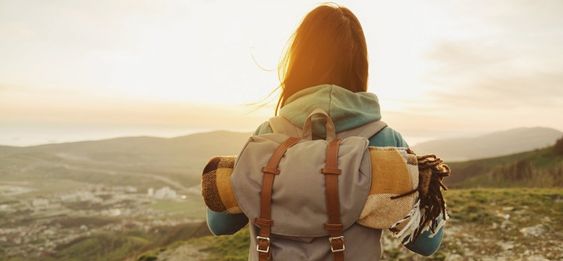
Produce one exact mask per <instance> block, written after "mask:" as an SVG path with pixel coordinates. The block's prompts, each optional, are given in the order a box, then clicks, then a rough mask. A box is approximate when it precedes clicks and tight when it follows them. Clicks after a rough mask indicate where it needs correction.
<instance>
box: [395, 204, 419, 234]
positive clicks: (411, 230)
mask: <svg viewBox="0 0 563 261" xmlns="http://www.w3.org/2000/svg"><path fill="white" fill-rule="evenodd" d="M419 206H420V200H417V201H416V203H415V204H414V206H413V208H412V209H411V211H410V212H409V213H408V214H407V215H406V216H405V217H404V218H403V219H401V220H399V221H398V222H396V223H395V224H394V225H393V226H391V228H390V229H389V230H391V231H397V230H398V229H397V227H399V226H400V225H401V224H403V223H404V222H406V221H408V223H407V224H406V225H404V226H403V228H402V229H401V230H400V231H398V232H396V233H395V234H394V237H395V238H398V239H399V240H401V242H405V240H407V241H412V240H413V239H414V238H413V237H414V235H415V234H416V230H417V229H418V227H419V224H420V219H421V217H422V215H421V213H420V208H419Z"/></svg>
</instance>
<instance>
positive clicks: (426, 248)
mask: <svg viewBox="0 0 563 261" xmlns="http://www.w3.org/2000/svg"><path fill="white" fill-rule="evenodd" d="M370 145H372V146H394V147H409V145H408V144H407V142H406V141H405V140H404V139H403V137H402V136H401V134H400V133H399V132H397V131H395V130H393V129H392V128H390V127H386V128H384V129H383V130H381V131H380V132H379V133H377V134H376V135H374V136H373V137H371V139H370ZM443 236H444V227H441V228H440V230H438V231H437V232H436V234H434V236H431V233H430V231H425V232H423V233H421V234H420V235H419V236H418V237H417V238H416V239H415V240H414V241H413V242H410V243H408V244H407V245H406V248H407V249H409V250H411V251H413V252H415V253H417V254H420V255H423V256H430V255H432V254H434V253H435V252H436V251H438V249H439V248H440V244H441V243H442V237H443Z"/></svg>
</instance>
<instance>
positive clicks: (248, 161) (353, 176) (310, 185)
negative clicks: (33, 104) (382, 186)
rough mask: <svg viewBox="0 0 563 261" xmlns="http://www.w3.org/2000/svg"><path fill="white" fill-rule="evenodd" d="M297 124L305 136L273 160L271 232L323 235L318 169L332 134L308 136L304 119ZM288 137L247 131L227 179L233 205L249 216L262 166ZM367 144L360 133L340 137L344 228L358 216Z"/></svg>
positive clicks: (365, 188)
mask: <svg viewBox="0 0 563 261" xmlns="http://www.w3.org/2000/svg"><path fill="white" fill-rule="evenodd" d="M325 114H326V113H325ZM310 117H312V115H311V116H310ZM327 117H328V116H327ZM307 122H309V125H308V124H307ZM330 124H333V123H332V120H330V118H328V119H327V120H326V125H327V127H328V128H327V130H329V131H327V133H334V125H332V126H330ZM303 129H304V130H305V131H303V133H302V135H303V136H305V137H306V138H305V139H301V140H300V141H299V142H298V143H297V144H295V145H293V146H292V147H290V148H289V149H287V151H286V153H285V155H284V156H283V158H282V159H281V160H280V162H279V165H278V169H279V174H277V175H275V180H274V183H273V189H272V196H271V219H272V220H273V224H272V226H271V232H272V233H273V234H277V235H282V236H291V237H320V236H327V235H328V233H327V231H326V230H325V227H324V224H325V223H326V222H327V208H326V201H325V175H323V174H322V173H321V169H322V168H324V167H325V160H326V153H327V145H328V143H329V142H330V138H331V137H330V136H332V138H335V136H336V135H335V134H334V135H327V136H329V140H321V139H318V140H311V139H310V135H311V133H310V120H308V121H306V123H305V125H304V128H303ZM288 138H289V136H288V135H286V134H283V133H273V134H265V135H259V136H252V137H251V138H250V139H249V141H248V142H247V144H246V145H245V147H244V149H243V150H242V152H241V153H240V154H239V157H238V158H237V161H236V163H235V167H234V170H233V173H232V176H231V182H232V186H233V191H234V194H235V196H236V200H237V202H238V204H239V207H240V208H241V210H242V211H243V212H244V213H245V215H246V216H247V217H248V218H249V220H254V219H255V218H257V217H259V214H260V213H259V212H260V192H261V190H262V180H263V172H262V167H264V166H266V165H267V164H268V161H269V159H270V158H271V156H272V154H273V152H274V151H275V150H276V148H277V147H278V146H280V144H281V143H282V142H284V141H285V140H287V139H288ZM368 144H369V141H368V140H367V139H366V138H364V137H357V136H355V137H348V138H345V139H343V140H341V141H340V148H339V150H338V151H339V153H338V167H339V168H340V169H341V174H340V175H339V177H338V195H339V203H340V214H341V222H342V224H343V227H344V229H346V228H348V227H349V226H351V225H352V224H354V222H356V221H357V220H358V219H359V217H360V214H361V211H362V208H363V206H364V203H365V202H366V199H367V196H368V193H369V190H370V185H371V164H370V154H369V150H368Z"/></svg>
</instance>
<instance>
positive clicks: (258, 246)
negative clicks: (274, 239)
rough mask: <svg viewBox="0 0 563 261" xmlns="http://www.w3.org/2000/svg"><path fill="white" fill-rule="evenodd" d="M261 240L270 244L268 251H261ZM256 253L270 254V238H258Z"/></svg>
mask: <svg viewBox="0 0 563 261" xmlns="http://www.w3.org/2000/svg"><path fill="white" fill-rule="evenodd" d="M260 240H266V242H267V243H268V246H267V247H266V249H260V243H259V242H260ZM256 251H258V252H260V253H268V252H270V238H269V237H261V236H256Z"/></svg>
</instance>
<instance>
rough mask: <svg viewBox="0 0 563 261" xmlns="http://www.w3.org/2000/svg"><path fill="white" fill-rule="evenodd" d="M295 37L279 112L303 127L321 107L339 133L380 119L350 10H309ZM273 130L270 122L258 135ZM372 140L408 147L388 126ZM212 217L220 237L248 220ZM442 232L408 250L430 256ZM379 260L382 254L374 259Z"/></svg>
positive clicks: (361, 39)
mask: <svg viewBox="0 0 563 261" xmlns="http://www.w3.org/2000/svg"><path fill="white" fill-rule="evenodd" d="M290 40H291V41H290V43H291V44H290V46H289V49H288V50H287V52H286V54H285V56H284V59H282V61H281V63H280V66H279V71H280V78H281V84H280V87H281V95H280V97H279V100H278V103H277V106H276V112H275V113H276V115H281V116H283V117H285V118H287V119H288V120H289V121H291V122H292V123H293V124H294V125H296V126H303V123H304V121H305V118H306V117H307V115H309V113H310V112H311V111H312V110H313V109H315V108H322V109H324V110H325V111H327V112H328V113H329V114H330V116H331V118H332V120H333V121H334V124H335V126H336V131H337V132H341V131H345V130H349V129H352V128H356V127H358V126H361V125H363V124H366V123H369V122H372V121H375V120H379V119H380V118H381V115H380V110H379V103H378V99H377V97H376V96H375V95H374V94H372V93H368V92H367V80H368V56H367V47H366V41H365V38H364V34H363V30H362V27H361V25H360V23H359V21H358V19H357V18H356V16H355V15H354V14H353V13H352V12H350V10H348V9H347V8H345V7H339V6H334V5H321V6H319V7H317V8H315V9H314V10H312V11H311V12H309V13H308V14H307V16H306V17H305V18H304V20H303V22H302V23H301V25H300V26H299V27H298V28H297V30H296V32H295V33H294V34H293V37H292V38H291V39H290ZM318 129H319V131H314V133H315V134H316V135H317V136H322V135H323V133H322V132H321V131H320V129H322V128H318ZM271 132H272V129H271V128H270V126H269V124H268V122H265V123H263V124H262V125H261V126H259V127H258V129H257V130H256V132H255V135H260V134H266V133H271ZM369 144H370V145H371V146H395V147H408V145H407V143H406V142H405V140H404V139H403V138H402V137H401V135H400V134H399V133H398V132H396V131H395V130H393V129H391V128H389V127H386V128H384V129H383V130H382V131H380V132H378V133H377V134H375V135H374V136H372V137H371V138H370V139H369ZM207 218H208V226H209V229H210V230H211V232H212V233H213V234H216V235H226V234H232V233H235V232H236V231H238V230H239V229H241V228H242V227H244V226H245V225H246V224H247V223H248V219H247V218H246V216H245V215H244V214H238V215H233V214H226V213H218V212H213V211H211V210H208V216H207ZM358 226H359V225H358ZM373 233H375V234H376V237H374V238H375V240H374V242H373V246H374V248H377V249H378V253H380V252H381V250H380V248H379V245H380V242H379V241H380V240H381V239H380V237H381V231H380V230H374V231H373ZM442 235H443V229H440V230H439V231H438V233H437V234H436V235H434V236H433V237H432V238H430V237H429V233H428V232H425V233H422V234H421V235H420V236H419V237H418V238H417V239H416V240H414V242H412V243H409V244H408V245H407V248H409V249H410V250H412V251H414V252H416V253H419V254H422V255H431V254H433V253H434V252H435V251H436V250H437V249H438V247H439V245H440V242H441V240H442ZM251 254H252V253H251ZM378 258H379V255H377V256H374V257H370V260H374V259H375V260H377V259H378Z"/></svg>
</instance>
